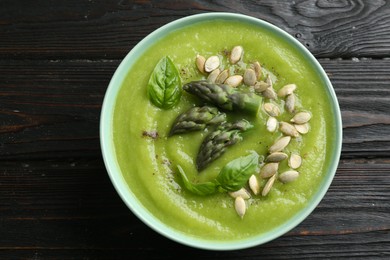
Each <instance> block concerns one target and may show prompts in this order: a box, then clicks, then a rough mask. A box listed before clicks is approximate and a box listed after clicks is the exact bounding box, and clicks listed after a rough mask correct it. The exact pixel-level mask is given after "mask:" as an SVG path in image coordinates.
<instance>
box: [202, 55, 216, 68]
mask: <svg viewBox="0 0 390 260" xmlns="http://www.w3.org/2000/svg"><path fill="white" fill-rule="evenodd" d="M218 67H219V57H218V56H211V57H209V58H208V59H207V60H206V62H205V64H204V70H205V71H206V72H211V71H213V70H215V69H217V68H218Z"/></svg>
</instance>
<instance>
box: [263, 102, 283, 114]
mask: <svg viewBox="0 0 390 260" xmlns="http://www.w3.org/2000/svg"><path fill="white" fill-rule="evenodd" d="M263 108H264V110H265V112H267V113H268V115H270V116H279V115H280V109H279V107H278V106H277V105H275V104H273V103H265V104H264V105H263Z"/></svg>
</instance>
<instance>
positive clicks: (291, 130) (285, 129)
mask: <svg viewBox="0 0 390 260" xmlns="http://www.w3.org/2000/svg"><path fill="white" fill-rule="evenodd" d="M279 129H280V131H281V132H282V133H283V134H285V135H289V136H292V137H298V136H299V133H298V131H297V129H295V127H294V126H293V125H291V124H289V123H286V122H280V123H279Z"/></svg>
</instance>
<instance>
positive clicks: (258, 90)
mask: <svg viewBox="0 0 390 260" xmlns="http://www.w3.org/2000/svg"><path fill="white" fill-rule="evenodd" d="M268 87H269V85H268V84H267V83H265V82H264V81H258V82H256V83H255V85H254V89H255V91H256V93H261V92H263V91H264V90H266V89H267V88H268Z"/></svg>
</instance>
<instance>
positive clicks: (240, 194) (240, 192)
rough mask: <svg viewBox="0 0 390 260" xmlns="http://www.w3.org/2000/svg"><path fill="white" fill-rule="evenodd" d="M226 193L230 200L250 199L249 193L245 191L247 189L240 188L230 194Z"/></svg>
mask: <svg viewBox="0 0 390 260" xmlns="http://www.w3.org/2000/svg"><path fill="white" fill-rule="evenodd" d="M228 193H229V195H230V196H231V197H232V198H237V197H241V198H243V199H245V200H247V199H250V198H251V195H250V193H249V191H247V189H245V188H241V189H239V190H237V191H230V192H228Z"/></svg>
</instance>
